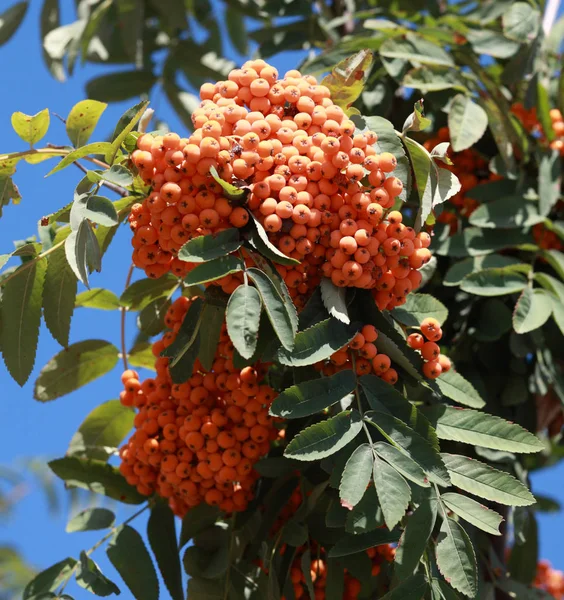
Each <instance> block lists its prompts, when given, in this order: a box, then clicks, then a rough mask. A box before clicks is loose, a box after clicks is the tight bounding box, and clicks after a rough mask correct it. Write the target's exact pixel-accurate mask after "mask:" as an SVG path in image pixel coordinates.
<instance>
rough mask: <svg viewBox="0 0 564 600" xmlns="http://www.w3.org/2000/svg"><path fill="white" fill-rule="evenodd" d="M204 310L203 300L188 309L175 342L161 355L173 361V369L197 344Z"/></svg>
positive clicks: (197, 300)
mask: <svg viewBox="0 0 564 600" xmlns="http://www.w3.org/2000/svg"><path fill="white" fill-rule="evenodd" d="M203 308H204V301H203V300H202V299H201V298H196V299H195V300H194V301H193V302H192V304H191V305H190V307H189V308H188V312H187V313H186V316H185V317H184V320H183V321H182V325H181V326H180V329H179V330H178V333H177V335H176V338H175V340H174V342H172V344H170V346H167V347H166V348H165V349H164V350H163V352H162V353H161V355H162V356H166V357H168V358H170V359H171V361H170V366H171V367H174V365H176V364H177V363H178V362H179V360H180V359H181V358H182V357H183V356H184V355H185V354H186V353H187V352H188V350H189V349H190V348H191V347H192V346H193V345H194V344H195V342H196V338H197V336H198V333H199V330H200V326H201V322H202V311H203Z"/></svg>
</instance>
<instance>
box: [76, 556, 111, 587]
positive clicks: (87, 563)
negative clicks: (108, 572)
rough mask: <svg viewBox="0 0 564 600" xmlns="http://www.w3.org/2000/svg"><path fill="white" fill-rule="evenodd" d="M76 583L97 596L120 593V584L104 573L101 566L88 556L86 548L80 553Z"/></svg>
mask: <svg viewBox="0 0 564 600" xmlns="http://www.w3.org/2000/svg"><path fill="white" fill-rule="evenodd" d="M76 583H78V585H79V586H80V587H82V588H84V589H85V590H88V591H89V592H91V593H92V594H95V595H96V596H103V597H104V596H110V595H112V594H119V593H120V589H119V588H118V586H117V585H116V584H115V583H114V582H113V581H111V580H110V579H108V578H107V577H106V576H105V575H104V574H103V573H102V571H101V570H100V567H99V566H98V565H97V564H96V563H95V562H94V561H93V560H92V559H91V558H90V557H89V556H87V554H86V552H85V551H84V550H82V551H81V553H80V563H79V565H78V569H77V571H76Z"/></svg>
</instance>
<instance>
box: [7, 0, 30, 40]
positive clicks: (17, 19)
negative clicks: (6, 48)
mask: <svg viewBox="0 0 564 600" xmlns="http://www.w3.org/2000/svg"><path fill="white" fill-rule="evenodd" d="M28 6H29V3H28V2H16V3H15V4H13V5H12V6H10V8H8V10H5V11H4V12H3V13H1V14H0V46H3V45H4V44H5V43H6V42H7V41H9V40H10V38H11V37H12V36H13V35H14V33H16V31H17V30H18V28H19V26H20V25H21V23H22V21H23V19H24V17H25V14H26V12H27V8H28Z"/></svg>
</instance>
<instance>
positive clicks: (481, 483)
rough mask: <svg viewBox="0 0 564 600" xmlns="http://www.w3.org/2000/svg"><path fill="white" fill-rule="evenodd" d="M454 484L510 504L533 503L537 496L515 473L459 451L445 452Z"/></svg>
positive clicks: (500, 502) (487, 497) (445, 460)
mask: <svg viewBox="0 0 564 600" xmlns="http://www.w3.org/2000/svg"><path fill="white" fill-rule="evenodd" d="M441 456H442V458H443V461H444V462H445V464H446V466H447V469H448V471H449V474H450V479H451V481H452V485H454V486H455V487H458V488H460V489H462V490H464V491H466V492H470V493H471V494H474V495H475V496H480V497H482V498H486V499H487V500H492V501H493V502H498V503H499V504H506V505H509V506H529V505H531V504H534V503H535V498H534V496H533V495H532V494H531V492H529V490H528V489H527V488H526V487H525V486H524V485H523V484H522V483H521V482H520V481H517V479H515V477H513V476H511V475H509V474H508V473H505V472H503V471H499V470H497V469H494V468H493V467H490V466H488V465H486V464H484V463H482V462H480V461H478V460H474V459H472V458H468V457H466V456H461V455H458V454H444V453H443V454H441Z"/></svg>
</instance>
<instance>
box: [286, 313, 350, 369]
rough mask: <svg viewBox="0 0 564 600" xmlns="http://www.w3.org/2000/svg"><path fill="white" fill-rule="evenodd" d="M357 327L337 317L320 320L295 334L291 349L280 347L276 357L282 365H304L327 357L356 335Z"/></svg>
mask: <svg viewBox="0 0 564 600" xmlns="http://www.w3.org/2000/svg"><path fill="white" fill-rule="evenodd" d="M358 329H359V327H358V325H357V324H355V323H352V324H350V325H345V324H344V323H342V322H341V321H338V320H337V319H334V318H330V319H326V320H324V321H321V322H319V323H317V324H315V325H313V327H310V328H309V329H305V330H304V331H300V332H299V333H298V334H297V335H296V340H295V346H294V349H293V350H292V351H288V350H285V349H283V348H280V349H279V350H278V353H277V359H278V361H279V362H281V363H282V364H283V365H287V366H293V367H304V366H307V365H313V364H315V363H316V362H319V361H321V360H326V359H328V358H329V357H330V356H331V354H333V353H334V352H336V351H337V350H339V349H341V348H343V346H345V345H346V344H348V343H349V342H350V341H351V340H352V339H353V337H354V336H355V335H356V333H357V331H358Z"/></svg>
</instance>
